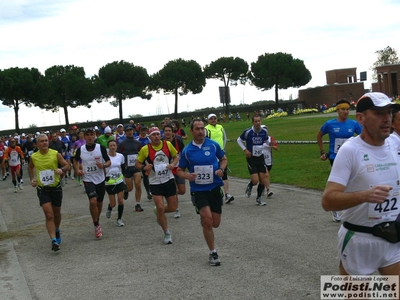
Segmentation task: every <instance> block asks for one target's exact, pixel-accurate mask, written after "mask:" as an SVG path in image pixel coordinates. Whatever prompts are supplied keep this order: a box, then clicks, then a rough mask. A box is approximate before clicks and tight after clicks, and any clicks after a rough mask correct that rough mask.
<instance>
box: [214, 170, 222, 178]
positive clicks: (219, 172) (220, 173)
mask: <svg viewBox="0 0 400 300" xmlns="http://www.w3.org/2000/svg"><path fill="white" fill-rule="evenodd" d="M214 174H215V175H217V176H219V177H222V176H224V171H222V169H218V170H216V171H215V173H214Z"/></svg>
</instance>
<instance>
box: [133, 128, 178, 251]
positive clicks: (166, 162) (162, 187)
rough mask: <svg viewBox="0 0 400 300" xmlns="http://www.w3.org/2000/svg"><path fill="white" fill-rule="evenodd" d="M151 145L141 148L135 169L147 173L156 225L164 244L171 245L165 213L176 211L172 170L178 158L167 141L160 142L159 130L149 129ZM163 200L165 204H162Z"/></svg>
mask: <svg viewBox="0 0 400 300" xmlns="http://www.w3.org/2000/svg"><path fill="white" fill-rule="evenodd" d="M149 138H150V140H151V143H150V144H148V145H146V146H144V147H142V149H140V151H139V155H138V158H137V161H136V168H137V169H139V170H144V171H145V172H150V173H149V182H150V190H151V193H152V195H153V201H154V204H155V207H154V212H155V213H156V215H157V221H158V224H159V225H160V226H161V228H162V229H163V231H164V244H172V236H171V232H170V231H169V229H168V221H167V217H166V215H165V213H168V212H173V211H176V208H177V202H178V200H177V197H176V184H175V180H174V176H173V174H172V169H173V168H174V167H175V166H176V165H177V163H178V160H179V156H178V152H177V151H176V149H175V148H174V147H173V146H172V144H171V143H170V142H168V141H161V134H160V129H158V127H151V128H150V129H149ZM164 198H165V200H166V201H167V204H164Z"/></svg>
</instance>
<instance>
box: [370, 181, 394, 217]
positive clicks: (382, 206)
mask: <svg viewBox="0 0 400 300" xmlns="http://www.w3.org/2000/svg"><path fill="white" fill-rule="evenodd" d="M380 184H387V185H390V186H391V187H393V189H392V190H391V191H390V192H389V197H388V198H387V199H386V200H385V201H384V202H383V203H369V204H368V220H369V221H371V220H373V221H382V222H385V221H394V220H396V218H397V216H398V215H399V213H400V211H399V208H400V203H399V199H400V197H399V195H400V185H399V182H386V183H380ZM372 186H374V185H371V186H370V187H372Z"/></svg>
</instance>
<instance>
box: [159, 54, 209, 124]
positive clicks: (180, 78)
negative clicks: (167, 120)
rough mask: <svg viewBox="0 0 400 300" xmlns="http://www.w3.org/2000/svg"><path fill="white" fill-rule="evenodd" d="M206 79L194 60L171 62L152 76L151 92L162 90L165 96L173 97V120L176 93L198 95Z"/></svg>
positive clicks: (175, 111) (176, 112) (176, 100)
mask: <svg viewBox="0 0 400 300" xmlns="http://www.w3.org/2000/svg"><path fill="white" fill-rule="evenodd" d="M205 85H206V79H205V76H204V73H203V71H202V69H201V66H200V65H199V64H198V63H197V62H196V61H194V60H183V59H181V58H179V59H177V60H171V61H169V62H168V63H166V64H165V65H164V67H163V68H162V69H161V70H160V71H158V72H157V73H156V74H154V75H153V76H152V85H151V87H152V90H156V91H159V90H160V89H162V90H164V93H166V94H174V95H175V109H174V119H177V117H178V93H179V95H181V96H182V95H187V94H188V93H189V92H191V93H193V94H198V93H201V92H202V91H203V87H204V86H205Z"/></svg>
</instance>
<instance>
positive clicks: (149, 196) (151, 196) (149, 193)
mask: <svg viewBox="0 0 400 300" xmlns="http://www.w3.org/2000/svg"><path fill="white" fill-rule="evenodd" d="M147 199H148V200H153V195H152V194H151V192H148V193H147Z"/></svg>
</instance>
